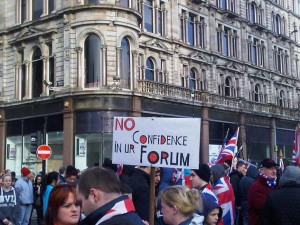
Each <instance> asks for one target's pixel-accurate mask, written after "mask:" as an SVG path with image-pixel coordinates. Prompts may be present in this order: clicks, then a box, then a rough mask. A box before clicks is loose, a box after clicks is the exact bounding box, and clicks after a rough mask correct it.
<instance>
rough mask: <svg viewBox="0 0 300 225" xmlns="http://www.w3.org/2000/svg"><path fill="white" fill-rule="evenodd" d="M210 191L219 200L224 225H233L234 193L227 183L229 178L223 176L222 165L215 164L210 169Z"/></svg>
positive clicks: (223, 169)
mask: <svg viewBox="0 0 300 225" xmlns="http://www.w3.org/2000/svg"><path fill="white" fill-rule="evenodd" d="M210 170H211V177H210V179H211V184H212V191H213V192H214V194H215V195H216V196H217V198H218V200H219V205H220V206H221V208H222V210H223V214H222V220H223V222H224V225H233V224H234V208H235V205H234V192H233V188H232V186H231V184H230V182H229V177H228V176H225V173H224V172H225V167H224V164H216V165H213V166H212V167H211V168H210Z"/></svg>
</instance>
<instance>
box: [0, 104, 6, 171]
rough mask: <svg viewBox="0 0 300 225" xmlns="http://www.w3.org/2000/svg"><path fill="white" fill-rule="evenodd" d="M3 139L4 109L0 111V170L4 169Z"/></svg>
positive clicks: (4, 128) (4, 129) (4, 127)
mask: <svg viewBox="0 0 300 225" xmlns="http://www.w3.org/2000/svg"><path fill="white" fill-rule="evenodd" d="M5 137H6V122H5V111H4V109H0V148H1V149H2V151H0V168H3V169H4V168H5V162H6V159H5V155H6V154H5V152H6V146H5V142H6V140H5Z"/></svg>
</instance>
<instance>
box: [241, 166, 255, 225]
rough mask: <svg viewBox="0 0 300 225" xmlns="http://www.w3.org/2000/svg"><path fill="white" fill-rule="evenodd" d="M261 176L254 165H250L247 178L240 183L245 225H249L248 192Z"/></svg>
mask: <svg viewBox="0 0 300 225" xmlns="http://www.w3.org/2000/svg"><path fill="white" fill-rule="evenodd" d="M258 175H259V171H258V169H257V168H256V166H254V165H249V166H248V169H247V172H246V176H244V177H243V178H242V180H241V181H240V184H239V185H240V190H241V207H242V215H243V225H248V224H249V214H248V209H249V207H248V191H249V188H250V186H251V184H252V183H253V182H254V180H255V179H256V177H257V176H258Z"/></svg>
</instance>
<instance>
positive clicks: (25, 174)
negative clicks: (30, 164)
mask: <svg viewBox="0 0 300 225" xmlns="http://www.w3.org/2000/svg"><path fill="white" fill-rule="evenodd" d="M21 174H22V177H23V179H24V180H29V179H30V177H31V171H30V169H28V168H27V167H23V168H22V169H21Z"/></svg>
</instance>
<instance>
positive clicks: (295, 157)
mask: <svg viewBox="0 0 300 225" xmlns="http://www.w3.org/2000/svg"><path fill="white" fill-rule="evenodd" d="M297 164H299V145H298V131H297V130H296V131H295V139H294V145H293V156H292V163H291V165H292V166H296V165H297Z"/></svg>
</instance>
